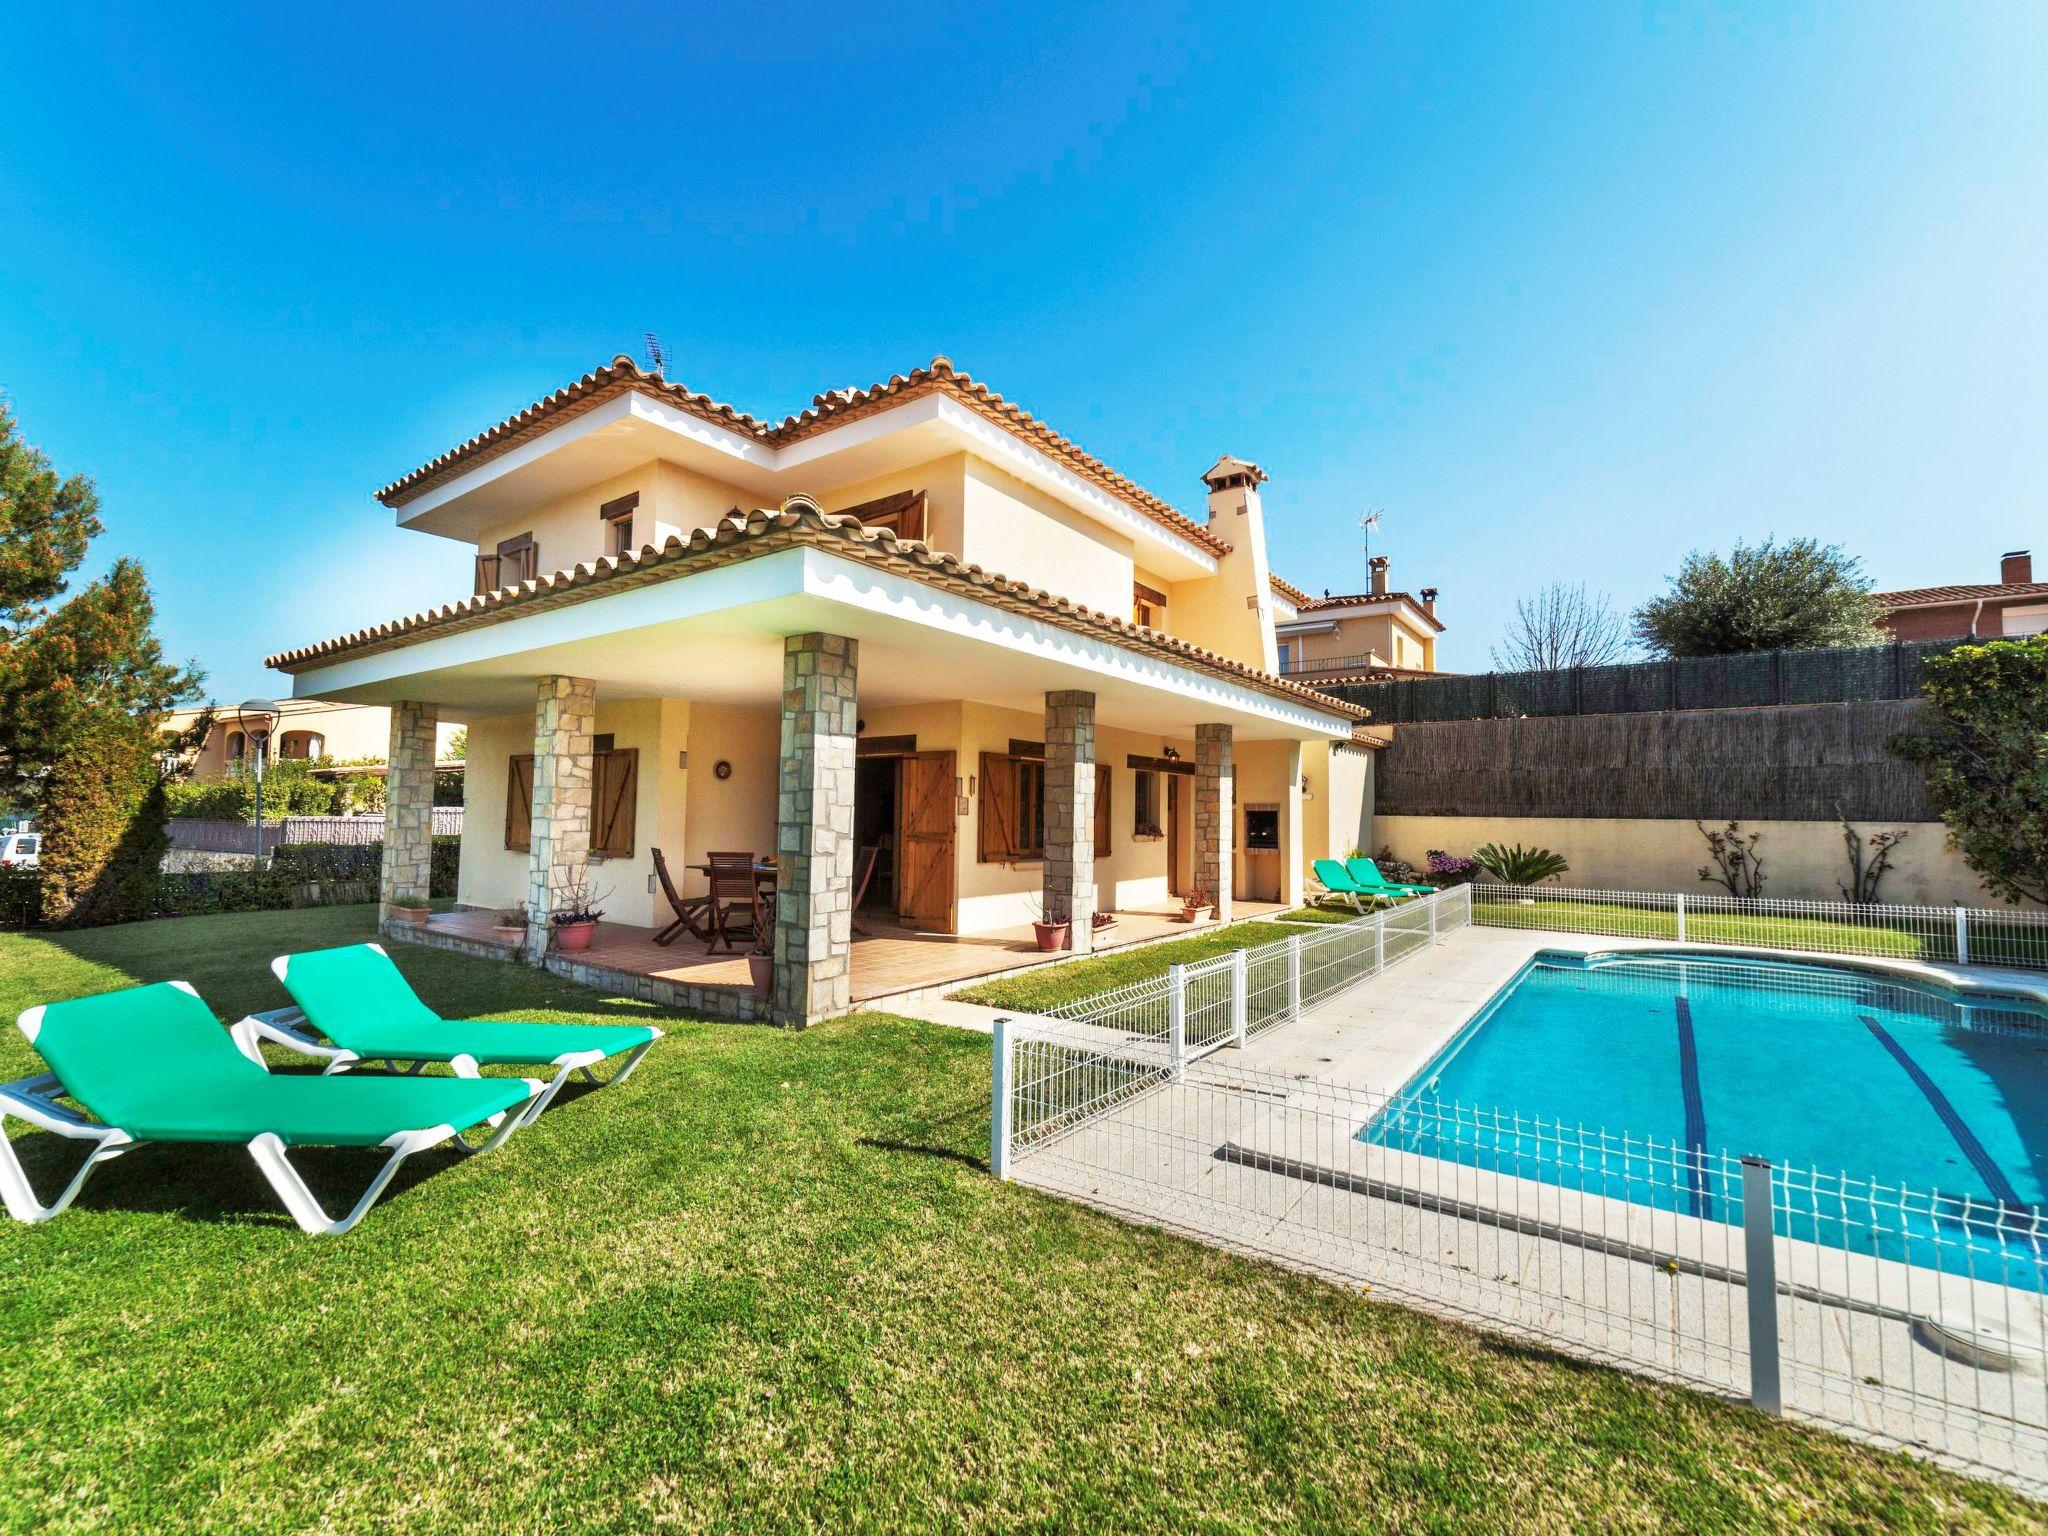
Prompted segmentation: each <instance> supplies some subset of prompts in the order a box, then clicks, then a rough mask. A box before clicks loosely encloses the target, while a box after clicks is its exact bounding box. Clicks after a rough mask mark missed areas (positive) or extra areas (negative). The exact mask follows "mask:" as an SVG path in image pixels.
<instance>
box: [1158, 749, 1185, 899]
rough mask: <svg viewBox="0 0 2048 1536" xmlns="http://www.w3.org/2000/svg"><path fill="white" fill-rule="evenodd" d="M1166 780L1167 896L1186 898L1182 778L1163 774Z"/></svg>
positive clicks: (1177, 775) (1178, 775)
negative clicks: (1181, 829)
mask: <svg viewBox="0 0 2048 1536" xmlns="http://www.w3.org/2000/svg"><path fill="white" fill-rule="evenodd" d="M1160 777H1161V778H1162V779H1164V780H1166V894H1167V895H1169V896H1185V895H1187V893H1188V882H1187V876H1186V875H1185V874H1183V873H1182V871H1181V832H1180V797H1181V787H1180V786H1181V778H1182V776H1181V775H1180V774H1177V773H1162V774H1161V775H1160Z"/></svg>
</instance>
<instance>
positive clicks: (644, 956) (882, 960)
mask: <svg viewBox="0 0 2048 1536" xmlns="http://www.w3.org/2000/svg"><path fill="white" fill-rule="evenodd" d="M1282 910H1284V908H1282V907H1281V905H1280V904H1279V903H1278V902H1239V903H1237V904H1236V909H1235V913H1234V918H1233V920H1234V921H1237V922H1243V921H1246V920H1247V919H1253V918H1260V917H1268V916H1271V915H1272V914H1274V913H1276V912H1280V911H1282ZM1179 911H1180V907H1179V905H1178V903H1173V904H1162V905H1159V906H1158V907H1156V908H1154V909H1150V910H1147V909H1139V910H1134V911H1129V912H1119V913H1116V914H1115V917H1116V922H1115V925H1114V927H1112V928H1110V929H1108V930H1106V931H1102V932H1098V933H1097V934H1095V936H1094V937H1095V945H1094V953H1096V954H1104V953H1108V952H1110V951H1113V950H1118V949H1128V948H1131V947H1133V946H1138V945H1144V944H1153V943H1157V942H1159V941H1160V940H1163V939H1174V938H1186V937H1188V936H1189V935H1191V934H1196V933H1202V932H1206V931H1208V930H1210V929H1213V928H1215V927H1217V926H1218V924H1217V922H1216V920H1215V919H1214V918H1213V917H1212V918H1204V919H1201V920H1199V921H1196V922H1193V923H1186V922H1182V921H1181V920H1180V919H1179V916H1178V913H1179ZM386 926H387V931H389V932H390V933H391V935H392V936H393V937H397V938H404V939H407V940H409V941H411V942H414V943H421V944H427V945H429V946H432V947H436V948H447V949H456V950H460V951H462V952H463V953H468V954H480V955H489V956H493V957H496V958H500V959H506V960H511V959H516V958H518V957H519V950H520V945H519V943H518V941H517V940H514V939H510V938H507V937H505V936H504V935H503V934H501V933H500V932H499V931H498V929H497V927H496V919H495V917H494V916H493V915H492V914H491V913H489V912H485V911H479V910H475V909H470V910H457V911H454V912H444V913H438V914H436V915H435V916H434V917H432V918H430V919H429V920H428V921H427V922H425V923H421V924H409V923H399V924H387V925H386ZM656 932H657V930H655V929H652V928H642V927H636V926H634V925H632V924H628V923H611V922H607V923H605V924H604V925H603V926H601V927H600V928H599V930H598V932H597V934H596V936H595V937H594V938H593V939H592V941H591V946H590V948H589V949H588V950H587V951H584V952H583V953H581V954H578V955H557V956H555V957H553V962H552V964H551V969H555V970H558V971H560V972H561V973H562V974H565V975H569V976H572V977H574V978H575V979H577V980H579V981H584V982H588V983H589V984H591V985H593V986H598V987H603V988H607V989H610V990H612V991H616V992H621V993H624V994H626V995H628V996H633V997H645V998H647V999H649V1000H650V1001H653V1002H658V1003H661V1004H663V1005H664V1006H667V1007H672V1008H676V1009H679V1010H683V1011H688V1012H695V1013H706V1014H710V1015H712V1016H713V1017H717V1018H745V1017H748V1016H749V1014H748V1012H747V1008H748V1004H749V1003H751V1002H752V1001H753V990H754V989H753V978H752V973H751V971H750V969H749V966H748V962H747V957H746V955H745V954H743V953H733V952H731V951H727V950H719V951H717V952H715V953H713V952H708V951H707V950H706V949H705V947H704V945H703V943H702V942H701V941H700V942H684V943H681V944H675V945H671V946H662V945H659V944H656V943H655V942H654V940H655V934H656ZM1072 958H1073V956H1072V955H1071V954H1070V953H1068V952H1066V951H1057V952H1054V953H1051V954H1045V953H1041V952H1040V950H1039V948H1038V943H1037V939H1036V936H1035V935H1034V933H1033V931H1032V929H1031V926H1030V925H1029V924H1023V925H1020V926H1017V927H1012V928H998V929H991V930H989V931H987V932H984V933H976V934H967V935H961V934H947V933H930V932H925V931H921V930H919V929H915V928H906V927H902V926H900V925H896V924H888V923H876V924H871V925H869V931H868V932H867V933H865V934H855V935H853V937H852V939H851V940H850V942H849V944H848V974H849V984H848V1001H849V1004H850V1006H852V1007H854V1008H865V1007H877V1006H883V1005H886V1004H887V1003H889V1002H891V1001H905V1000H908V999H910V998H912V997H916V996H919V995H921V994H923V993H926V992H928V991H932V990H935V989H941V988H950V987H956V986H965V985H968V984H970V983H973V982H976V981H983V980H986V979H988V978H990V977H994V976H1000V975H1004V974H1007V973H1009V972H1013V971H1019V970H1025V969H1029V968H1032V967H1035V966H1043V965H1054V964H1057V963H1059V962H1060V961H1062V960H1069V959H1072Z"/></svg>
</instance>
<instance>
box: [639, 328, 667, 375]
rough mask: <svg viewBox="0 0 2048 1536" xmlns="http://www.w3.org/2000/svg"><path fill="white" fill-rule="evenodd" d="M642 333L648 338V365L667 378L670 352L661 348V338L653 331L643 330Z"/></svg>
mask: <svg viewBox="0 0 2048 1536" xmlns="http://www.w3.org/2000/svg"><path fill="white" fill-rule="evenodd" d="M641 334H642V335H643V336H645V337H646V338H647V362H648V366H649V367H651V368H653V370H654V371H655V372H656V373H658V374H660V375H661V376H662V377H663V378H667V377H668V354H667V353H666V352H664V351H662V350H661V338H660V337H659V336H657V335H655V334H654V332H652V331H643V332H641Z"/></svg>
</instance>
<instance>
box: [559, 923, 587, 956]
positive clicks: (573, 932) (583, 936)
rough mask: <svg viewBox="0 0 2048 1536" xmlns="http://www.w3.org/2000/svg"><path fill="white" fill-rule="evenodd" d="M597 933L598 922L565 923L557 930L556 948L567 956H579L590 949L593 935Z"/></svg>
mask: <svg viewBox="0 0 2048 1536" xmlns="http://www.w3.org/2000/svg"><path fill="white" fill-rule="evenodd" d="M596 932H597V920H596V919H595V918H592V919H591V920H590V921H589V922H587V923H563V924H562V925H561V926H560V927H559V928H557V929H556V930H555V948H557V949H559V950H560V951H561V952H562V953H563V954H565V955H573V954H577V953H579V952H581V951H583V950H586V949H588V948H590V938H591V935H592V934H594V933H596Z"/></svg>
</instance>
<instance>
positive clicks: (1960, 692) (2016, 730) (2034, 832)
mask: <svg viewBox="0 0 2048 1536" xmlns="http://www.w3.org/2000/svg"><path fill="white" fill-rule="evenodd" d="M1920 665H1921V675H1922V677H1923V678H1924V680H1925V681H1924V685H1923V686H1924V687H1925V690H1926V693H1927V697H1928V699H1929V701H1930V703H1931V705H1932V712H1933V717H1934V718H1933V721H1932V724H1933V726H1934V729H1933V730H1932V731H1929V732H1927V733H1926V734H1924V735H1918V736H1902V737H1899V738H1898V739H1897V740H1895V741H1894V742H1893V743H1892V750H1893V751H1894V752H1896V753H1898V754H1899V755H1900V756H1901V757H1904V758H1905V759H1907V760H1908V761H1909V762H1915V763H1919V764H1921V765H1922V766H1923V767H1925V768H1926V770H1927V798H1928V799H1929V800H1930V801H1932V802H1933V805H1934V809H1935V810H1936V811H1937V812H1938V813H1939V814H1940V816H1941V819H1942V820H1943V821H1944V822H1946V823H1947V824H1948V834H1949V841H1950V842H1951V843H1953V844H1954V845H1955V848H1956V851H1957V852H1959V853H1961V854H1962V856H1963V859H1964V862H1966V863H1967V864H1968V865H1969V866H1970V868H1972V869H1974V870H1975V871H1976V872H1977V873H1978V874H1979V875H1981V876H1983V877H1984V883H1985V884H1986V885H1987V886H1989V887H1990V888H1991V892H1992V894H1993V895H1995V896H1997V897H1999V898H2000V899H2001V900H2004V901H2013V902H2017V901H2020V900H2022V899H2025V900H2031V901H2039V902H2048V635H2034V636H2031V637H2029V638H2027V639H2024V640H1998V641H1993V642H1992V643H1990V644H1988V645H1965V646H1959V647H1957V648H1956V649H1955V650H1952V651H1949V652H1947V653H1946V654H1945V655H1940V656H1928V657H1926V658H1924V659H1923V660H1922V661H1921V664H1920Z"/></svg>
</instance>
